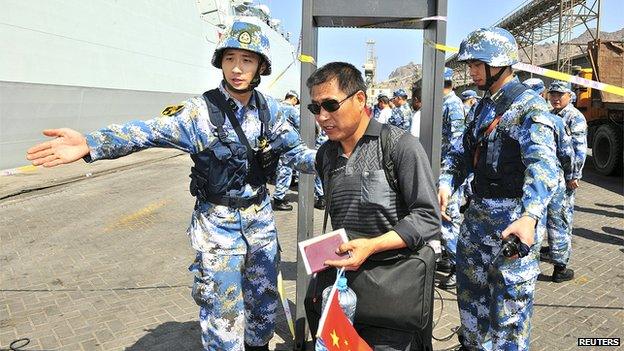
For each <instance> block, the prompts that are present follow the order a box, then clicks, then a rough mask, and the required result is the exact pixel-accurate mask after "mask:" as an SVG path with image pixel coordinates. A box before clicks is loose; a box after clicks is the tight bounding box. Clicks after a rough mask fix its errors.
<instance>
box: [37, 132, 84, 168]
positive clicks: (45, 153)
mask: <svg viewBox="0 0 624 351" xmlns="http://www.w3.org/2000/svg"><path fill="white" fill-rule="evenodd" d="M43 135H45V136H49V137H53V138H54V139H52V140H50V141H46V142H44V143H41V144H37V145H35V146H33V147H31V148H30V149H28V151H26V158H27V159H28V160H30V161H31V162H32V164H33V165H35V166H41V165H43V166H44V167H54V166H58V165H61V164H65V163H71V162H74V161H77V160H79V159H81V158H83V157H84V156H86V155H88V154H89V146H88V145H87V139H86V138H85V137H84V135H82V133H80V132H77V131H75V130H73V129H69V128H61V129H46V130H44V131H43Z"/></svg>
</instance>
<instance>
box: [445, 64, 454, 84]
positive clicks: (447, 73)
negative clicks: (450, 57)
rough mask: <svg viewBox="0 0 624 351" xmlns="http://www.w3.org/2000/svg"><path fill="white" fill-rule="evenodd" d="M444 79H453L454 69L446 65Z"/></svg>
mask: <svg viewBox="0 0 624 351" xmlns="http://www.w3.org/2000/svg"><path fill="white" fill-rule="evenodd" d="M444 80H445V81H451V80H453V70H452V69H450V68H448V67H444Z"/></svg>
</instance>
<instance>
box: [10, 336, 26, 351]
mask: <svg viewBox="0 0 624 351" xmlns="http://www.w3.org/2000/svg"><path fill="white" fill-rule="evenodd" d="M20 342H21V343H22V344H20V345H17V344H18V343H20ZM28 344H30V339H29V338H21V339H17V340H13V342H12V343H11V344H10V345H9V350H11V351H22V347H26V345H28Z"/></svg>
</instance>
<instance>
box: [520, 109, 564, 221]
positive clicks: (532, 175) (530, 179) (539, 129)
mask: <svg viewBox="0 0 624 351" xmlns="http://www.w3.org/2000/svg"><path fill="white" fill-rule="evenodd" d="M519 139H520V152H521V155H522V162H523V163H524V164H525V166H526V171H525V173H524V185H523V187H522V191H523V195H522V206H523V211H522V215H528V216H530V217H532V218H535V219H538V220H539V219H540V218H541V217H542V216H543V215H544V214H545V213H546V212H545V211H546V205H547V204H548V202H549V201H550V198H551V197H552V194H553V191H554V189H555V188H556V187H557V181H558V179H559V177H558V174H559V170H558V169H557V159H556V150H555V148H556V146H555V145H556V144H555V133H554V125H553V122H552V121H551V120H550V119H549V118H548V115H547V114H546V112H543V111H535V112H534V113H532V114H531V115H529V116H527V117H526V118H525V120H524V122H523V124H522V126H521V127H520V135H519Z"/></svg>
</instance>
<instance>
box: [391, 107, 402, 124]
mask: <svg viewBox="0 0 624 351" xmlns="http://www.w3.org/2000/svg"><path fill="white" fill-rule="evenodd" d="M388 124H391V125H393V126H395V127H399V128H401V125H402V124H403V117H401V114H400V113H399V110H398V109H397V108H393V109H392V114H391V115H390V118H388Z"/></svg>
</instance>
